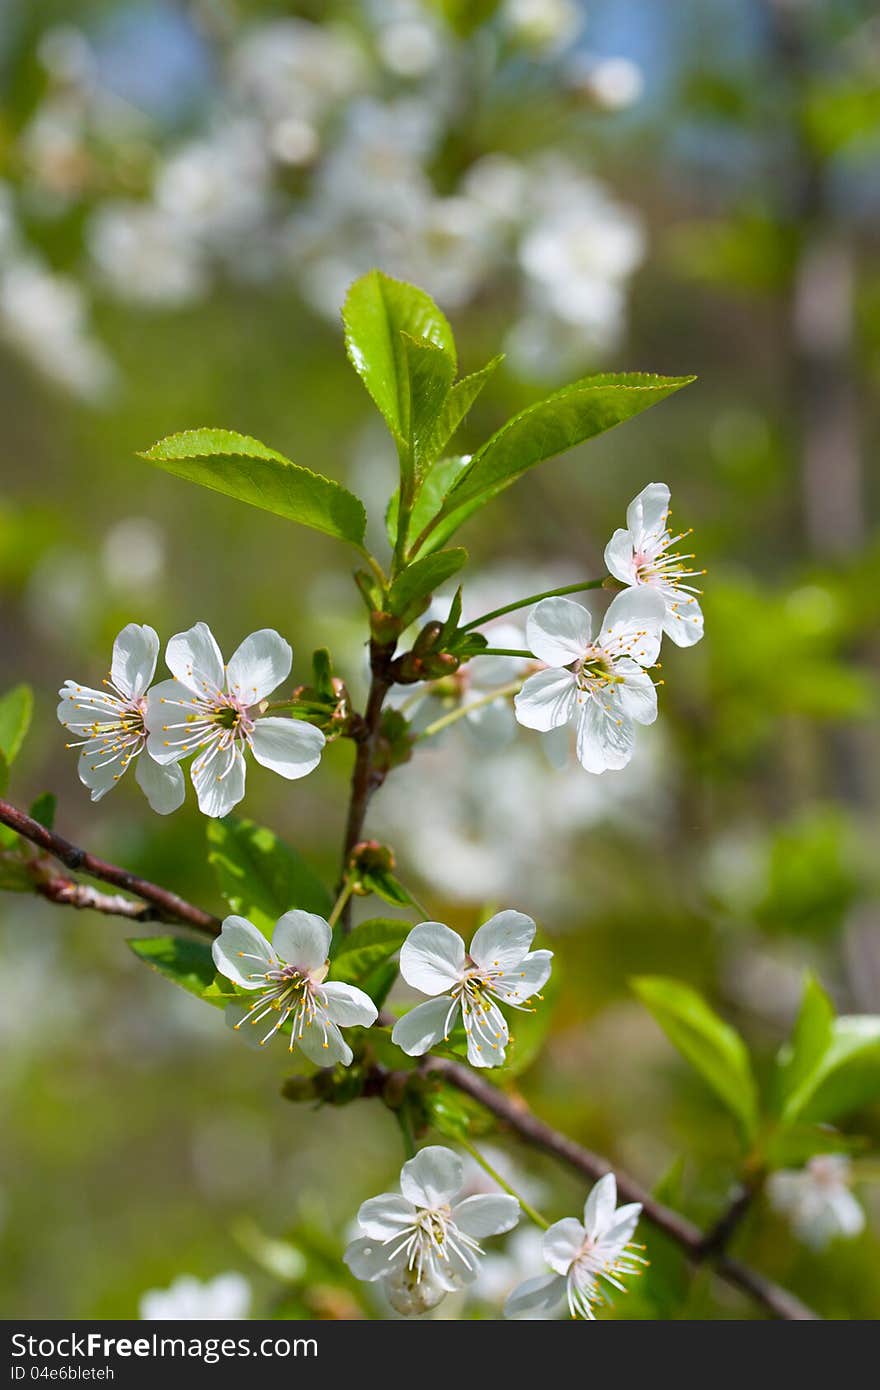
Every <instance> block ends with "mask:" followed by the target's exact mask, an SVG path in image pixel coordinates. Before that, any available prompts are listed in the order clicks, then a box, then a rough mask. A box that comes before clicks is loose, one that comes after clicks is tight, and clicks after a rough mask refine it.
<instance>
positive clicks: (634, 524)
mask: <svg viewBox="0 0 880 1390" xmlns="http://www.w3.org/2000/svg"><path fill="white" fill-rule="evenodd" d="M669 499H670V492H669V488H668V487H667V486H666V484H665V483H648V486H647V487H644V488H642V490H641V492H640V493H639V495H638V497H634V498H633V500H632V501H631V502H630V504H629V506H628V507H627V509H626V524H627V526H628V527H629V529H630V531H631V532H632V534H633V539H634V540H635V543H636V546H637V548H638V549H639V550H642V549H643V548H644V546H645V543H646V542H649V541H651V540H657V539H658V538H659V537H660V536H662V534H663V532H664V531H665V530H666V519H667V517H668V516H669Z"/></svg>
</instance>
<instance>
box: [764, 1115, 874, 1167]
mask: <svg viewBox="0 0 880 1390" xmlns="http://www.w3.org/2000/svg"><path fill="white" fill-rule="evenodd" d="M870 1147H871V1141H870V1140H869V1139H864V1138H861V1137H860V1136H858V1135H853V1134H841V1133H840V1131H839V1130H836V1129H832V1128H831V1127H830V1125H792V1127H791V1128H790V1129H780V1130H776V1131H775V1132H774V1133H772V1134H771V1135H770V1136H769V1137H768V1140H767V1144H766V1147H765V1148H764V1159H765V1161H766V1163H767V1166H768V1167H769V1168H801V1167H803V1165H804V1164H805V1163H806V1162H807V1161H808V1159H811V1158H812V1157H813V1156H814V1154H855V1153H860V1152H862V1151H863V1150H865V1149H869V1148H870Z"/></svg>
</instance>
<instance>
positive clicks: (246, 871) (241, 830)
mask: <svg viewBox="0 0 880 1390" xmlns="http://www.w3.org/2000/svg"><path fill="white" fill-rule="evenodd" d="M207 837H208V862H209V863H210V864H211V865H212V866H213V868H214V872H215V874H216V877H217V885H218V887H219V889H220V892H221V893H222V895H223V897H224V898H225V899H226V901H227V903H228V904H229V907H230V910H231V911H232V912H235V913H239V914H240V915H241V916H243V917H247V919H248V920H249V921H251V922H253V924H254V926H255V927H259V929H260V931H261V932H263V933H264V935H266V936H268V937H271V935H272V930H273V928H274V926H275V923H276V922H277V920H278V918H279V917H281V916H282V914H283V913H285V912H287V911H288V910H289V909H290V908H292V907H299V908H302V909H303V910H304V911H305V912H315V913H317V914H318V916H320V917H326V916H327V915H328V913H329V912H330V909H331V907H332V899H331V897H330V894H329V893H328V892H327V889H326V888H325V887H324V885H323V883H322V882H321V880H320V879H319V878H318V876H317V874H316V873H315V872H314V870H313V869H311V868H310V867H309V865H308V864H307V863H306V862H305V860H304V859H303V858H302V857H301V856H300V855H299V854H298V853H297V851H296V850H295V849H292V848H291V847H290V846H289V845H285V844H284V842H283V841H282V840H279V838H278V836H277V835H275V834H274V833H273V832H272V831H271V830H267V829H266V828H265V827H263V826H260V825H256V824H255V823H254V822H253V821H251V820H240V819H239V818H238V817H237V816H225V817H224V818H223V819H222V820H211V821H209V822H208V826H207Z"/></svg>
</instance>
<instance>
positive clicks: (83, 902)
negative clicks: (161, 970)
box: [34, 861, 167, 922]
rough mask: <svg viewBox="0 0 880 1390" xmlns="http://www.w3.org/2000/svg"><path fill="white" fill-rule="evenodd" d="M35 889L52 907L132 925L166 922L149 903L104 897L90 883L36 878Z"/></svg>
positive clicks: (112, 894)
mask: <svg viewBox="0 0 880 1390" xmlns="http://www.w3.org/2000/svg"><path fill="white" fill-rule="evenodd" d="M35 862H37V861H35ZM34 889H35V891H36V892H37V893H39V895H40V897H41V898H46V899H47V900H48V901H49V902H50V903H58V904H60V905H63V906H66V907H75V908H79V909H80V910H84V909H88V910H90V911H91V912H103V913H104V914H105V916H107V917H127V918H129V920H130V921H133V922H164V921H167V918H165V917H163V916H162V914H161V912H160V911H159V909H158V908H157V907H152V906H151V905H150V903H143V902H140V903H139V902H135V901H134V900H133V899H132V898H124V897H123V896H122V894H121V893H102V892H101V890H100V889H99V888H93V887H92V886H91V884H90V883H77V882H76V880H75V879H72V878H63V877H61V876H60V875H57V874H56V875H54V876H52V877H50V878H43V877H35V881H34Z"/></svg>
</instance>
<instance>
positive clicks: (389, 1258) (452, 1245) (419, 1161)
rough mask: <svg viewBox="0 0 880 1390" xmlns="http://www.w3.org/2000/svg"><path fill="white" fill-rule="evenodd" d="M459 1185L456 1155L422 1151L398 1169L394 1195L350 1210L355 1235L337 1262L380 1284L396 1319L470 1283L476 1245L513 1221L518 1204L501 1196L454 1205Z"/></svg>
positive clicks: (438, 1149)
mask: <svg viewBox="0 0 880 1390" xmlns="http://www.w3.org/2000/svg"><path fill="white" fill-rule="evenodd" d="M462 1181H463V1173H462V1164H461V1160H460V1158H459V1157H458V1155H457V1154H455V1153H453V1152H452V1150H451V1149H447V1148H443V1147H442V1146H441V1145H429V1146H428V1147H427V1148H424V1149H421V1150H420V1151H419V1152H418V1153H417V1154H416V1156H415V1158H411V1159H410V1160H409V1161H408V1162H407V1163H405V1164H404V1165H403V1168H402V1169H401V1172H400V1193H399V1194H398V1193H396V1192H385V1193H383V1194H382V1195H381V1196H379V1197H371V1198H370V1199H369V1200H368V1201H366V1202H364V1203H363V1205H362V1206H361V1208H360V1210H359V1211H358V1228H359V1232H360V1234H359V1235H358V1237H357V1238H356V1239H355V1240H353V1241H352V1242H351V1244H350V1245H349V1246H348V1249H347V1250H346V1252H345V1257H344V1258H345V1263H346V1264H347V1265H348V1267H349V1269H350V1270H351V1272H352V1274H354V1276H355V1278H357V1279H364V1280H366V1281H368V1282H370V1283H372V1282H375V1281H381V1283H382V1286H383V1288H384V1291H385V1293H386V1295H387V1297H388V1300H389V1302H390V1303H391V1306H392V1307H393V1308H395V1309H396V1310H397V1311H398V1312H400V1313H403V1314H405V1315H407V1316H414V1315H418V1314H419V1313H424V1312H426V1311H427V1310H428V1309H429V1308H432V1307H434V1306H436V1304H437V1303H439V1302H440V1300H441V1299H442V1298H443V1297H444V1296H445V1294H447V1293H453V1292H455V1291H457V1290H458V1289H461V1288H463V1287H465V1286H466V1285H468V1284H471V1283H473V1281H474V1280H475V1279H476V1278H477V1275H478V1272H479V1265H480V1258H481V1256H482V1254H483V1251H482V1247H481V1245H480V1241H481V1240H483V1239H484V1238H485V1237H487V1236H494V1235H500V1234H501V1233H502V1232H504V1231H510V1230H512V1228H513V1227H514V1226H515V1225H516V1223H517V1221H518V1220H519V1213H520V1208H519V1202H518V1201H517V1199H516V1198H515V1197H510V1196H507V1195H506V1194H502V1193H498V1194H493V1195H479V1196H474V1197H465V1198H464V1200H463V1201H459V1202H456V1200H455V1199H456V1197H457V1196H458V1194H459V1193H460V1191H461V1186H462Z"/></svg>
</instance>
